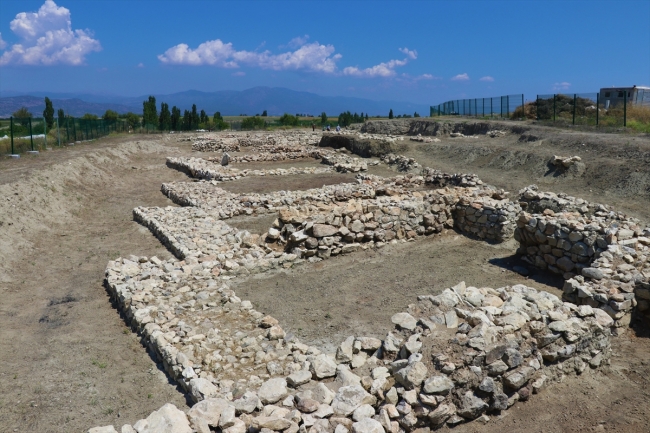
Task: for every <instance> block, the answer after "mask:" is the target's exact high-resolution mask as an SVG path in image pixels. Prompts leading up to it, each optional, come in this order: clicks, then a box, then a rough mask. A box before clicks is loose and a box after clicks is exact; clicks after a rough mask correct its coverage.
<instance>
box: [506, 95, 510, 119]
mask: <svg viewBox="0 0 650 433" xmlns="http://www.w3.org/2000/svg"><path fill="white" fill-rule="evenodd" d="M506 112H507V114H506V117H507V118H508V119H509V118H510V95H507V96H506Z"/></svg>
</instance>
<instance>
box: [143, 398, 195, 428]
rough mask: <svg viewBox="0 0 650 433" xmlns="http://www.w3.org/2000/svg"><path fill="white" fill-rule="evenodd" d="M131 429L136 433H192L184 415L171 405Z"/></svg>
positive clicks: (168, 404) (165, 406)
mask: <svg viewBox="0 0 650 433" xmlns="http://www.w3.org/2000/svg"><path fill="white" fill-rule="evenodd" d="M133 428H134V429H135V430H136V431H137V432H138V433H192V428H191V427H190V422H189V421H188V420H187V416H185V413H183V412H182V411H181V410H179V409H178V408H177V407H176V406H174V405H173V404H171V403H167V404H166V405H164V406H163V407H161V408H160V409H158V410H157V411H155V412H153V413H151V415H149V416H148V417H147V418H146V419H143V420H140V421H138V422H137V423H135V424H134V425H133Z"/></svg>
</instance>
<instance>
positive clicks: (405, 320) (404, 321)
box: [390, 313, 418, 331]
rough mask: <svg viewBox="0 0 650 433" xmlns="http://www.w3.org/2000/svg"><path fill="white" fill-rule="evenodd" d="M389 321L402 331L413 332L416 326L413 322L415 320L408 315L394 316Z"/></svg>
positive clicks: (415, 322)
mask: <svg viewBox="0 0 650 433" xmlns="http://www.w3.org/2000/svg"><path fill="white" fill-rule="evenodd" d="M390 320H391V322H393V324H395V325H397V326H399V327H400V328H402V329H408V330H409V331H413V330H414V329H415V327H416V326H417V324H418V322H417V320H415V318H414V317H413V316H411V315H410V314H409V313H397V314H394V315H393V317H391V318H390Z"/></svg>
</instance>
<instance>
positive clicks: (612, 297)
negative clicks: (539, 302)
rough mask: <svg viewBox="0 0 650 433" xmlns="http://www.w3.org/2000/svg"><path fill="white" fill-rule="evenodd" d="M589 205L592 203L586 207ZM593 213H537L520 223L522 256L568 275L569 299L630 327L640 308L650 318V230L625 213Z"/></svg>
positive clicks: (523, 216) (518, 235) (524, 215)
mask: <svg viewBox="0 0 650 433" xmlns="http://www.w3.org/2000/svg"><path fill="white" fill-rule="evenodd" d="M585 206H586V207H588V205H585ZM595 209H598V210H596V211H595V212H594V213H593V215H592V216H584V214H588V211H586V210H584V209H583V211H582V212H565V213H559V214H555V213H554V212H553V211H550V210H547V211H546V214H541V215H540V214H535V215H531V214H528V213H525V212H524V213H522V214H521V215H520V216H519V218H518V220H517V229H516V231H515V239H517V240H518V241H519V242H520V244H521V246H520V248H519V250H518V253H519V254H521V255H523V256H524V260H526V261H528V262H529V263H531V264H532V265H534V266H535V267H537V268H540V269H544V270H548V271H550V272H552V273H555V274H559V275H562V276H563V278H564V279H565V280H567V281H566V283H565V285H564V298H565V299H566V300H568V301H571V302H574V303H577V304H579V305H589V306H591V307H594V308H599V309H602V310H603V311H605V312H607V313H608V314H609V315H610V316H611V317H612V319H614V320H615V326H616V327H618V328H622V327H625V326H627V325H629V324H630V320H631V314H632V312H633V311H634V310H635V308H636V307H637V306H639V307H640V308H638V313H639V314H640V315H642V316H646V315H650V305H648V303H647V302H646V301H647V299H645V298H642V302H641V303H640V305H639V301H638V300H637V299H636V297H635V293H638V294H639V295H640V296H641V297H647V292H646V289H647V288H648V282H649V281H650V228H645V229H644V228H642V227H641V226H640V225H638V223H637V221H636V220H634V219H632V218H626V217H625V216H624V215H623V214H619V213H616V212H613V211H607V210H603V209H601V208H598V207H596V208H595Z"/></svg>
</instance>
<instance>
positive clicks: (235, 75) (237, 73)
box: [231, 71, 246, 77]
mask: <svg viewBox="0 0 650 433" xmlns="http://www.w3.org/2000/svg"><path fill="white" fill-rule="evenodd" d="M231 75H232V76H233V77H243V76H244V75H246V72H244V71H237V72H233V73H232V74H231Z"/></svg>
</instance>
